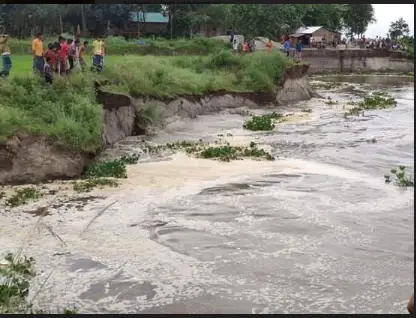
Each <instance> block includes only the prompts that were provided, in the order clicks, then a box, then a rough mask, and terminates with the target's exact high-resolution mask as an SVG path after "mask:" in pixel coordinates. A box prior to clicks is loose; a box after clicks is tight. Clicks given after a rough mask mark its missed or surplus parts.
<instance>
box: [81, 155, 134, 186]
mask: <svg viewBox="0 0 416 318" xmlns="http://www.w3.org/2000/svg"><path fill="white" fill-rule="evenodd" d="M139 159H140V155H138V154H132V155H125V156H122V157H121V158H119V159H116V160H111V161H104V162H97V163H93V164H91V165H89V166H88V167H87V168H86V169H85V172H84V176H85V177H86V178H87V179H86V180H82V181H78V182H74V183H73V189H74V191H76V192H89V191H91V190H92V189H94V188H96V187H100V188H102V187H105V186H109V187H117V186H118V185H119V183H118V182H117V181H116V180H112V179H108V178H117V179H125V178H127V167H126V165H131V164H136V163H137V162H138V161H139Z"/></svg>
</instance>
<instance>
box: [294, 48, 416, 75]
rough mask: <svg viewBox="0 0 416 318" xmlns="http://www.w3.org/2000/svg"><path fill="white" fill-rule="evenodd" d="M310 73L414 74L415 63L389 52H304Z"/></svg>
mask: <svg viewBox="0 0 416 318" xmlns="http://www.w3.org/2000/svg"><path fill="white" fill-rule="evenodd" d="M302 61H303V62H306V63H309V64H310V67H309V73H312V74H313V73H334V72H360V71H395V72H413V71H414V61H413V60H411V59H408V58H407V57H406V56H405V54H404V53H402V52H390V51H388V50H380V49H379V50H304V51H303V53H302Z"/></svg>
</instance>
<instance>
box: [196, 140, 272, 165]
mask: <svg viewBox="0 0 416 318" xmlns="http://www.w3.org/2000/svg"><path fill="white" fill-rule="evenodd" d="M198 156H199V157H200V158H205V159H218V160H221V161H231V160H241V159H243V158H264V159H266V160H274V157H273V156H272V155H271V154H270V153H268V152H267V151H265V150H263V149H259V148H257V145H256V144H255V143H254V142H251V143H250V146H249V147H238V146H230V145H224V146H216V147H208V148H206V149H204V150H203V151H202V152H201V153H200V154H199V155H198Z"/></svg>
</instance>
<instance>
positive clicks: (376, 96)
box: [358, 92, 397, 110]
mask: <svg viewBox="0 0 416 318" xmlns="http://www.w3.org/2000/svg"><path fill="white" fill-rule="evenodd" d="M396 105H397V102H396V100H395V99H394V98H393V97H392V96H390V95H389V94H387V93H384V92H374V93H373V94H371V95H370V96H368V97H364V100H363V101H361V102H360V103H358V106H359V107H360V108H361V109H364V110H369V109H384V108H389V107H395V106H396Z"/></svg>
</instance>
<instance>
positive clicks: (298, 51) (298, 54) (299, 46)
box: [295, 39, 303, 61]
mask: <svg viewBox="0 0 416 318" xmlns="http://www.w3.org/2000/svg"><path fill="white" fill-rule="evenodd" d="M295 50H296V59H297V60H298V61H300V60H301V58H302V51H303V43H302V40H301V39H298V41H297V42H296V46H295Z"/></svg>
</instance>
